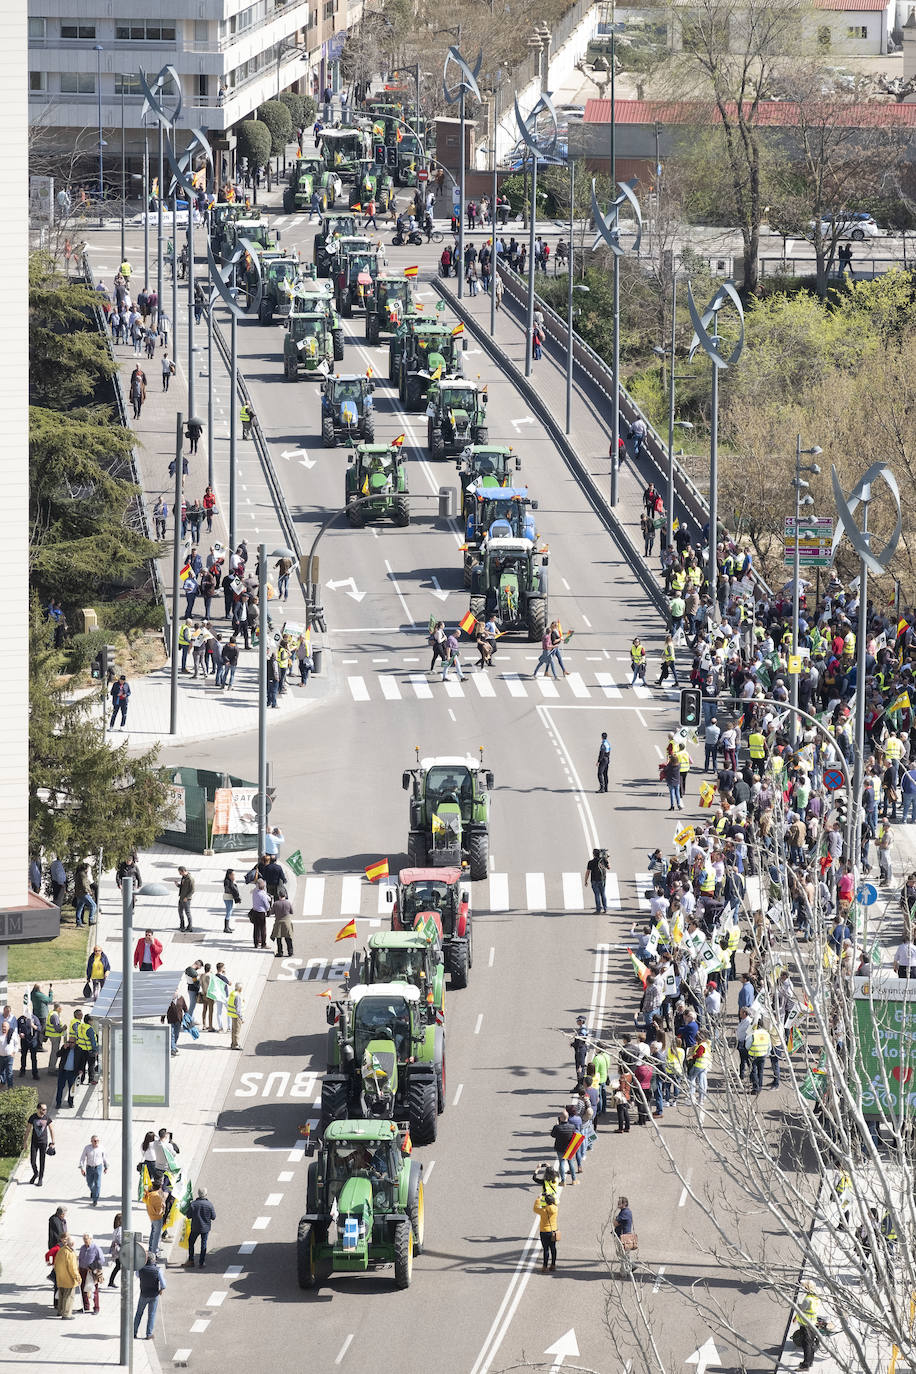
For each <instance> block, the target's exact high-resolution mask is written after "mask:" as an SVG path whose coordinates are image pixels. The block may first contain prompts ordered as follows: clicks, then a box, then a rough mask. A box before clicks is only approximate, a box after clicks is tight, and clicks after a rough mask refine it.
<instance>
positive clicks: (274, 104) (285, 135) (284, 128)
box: [258, 100, 293, 157]
mask: <svg viewBox="0 0 916 1374" xmlns="http://www.w3.org/2000/svg"><path fill="white" fill-rule="evenodd" d="M258 120H259V121H260V122H261V123H262V124H266V125H267V129H268V132H269V133H270V155H271V157H280V156H281V155H282V153H283V152H284V150H285V148H286V145H287V143H289V141H290V138H291V137H292V133H293V121H292V119H291V118H290V113H289V110H288V109H287V108H286V106H285V105H284V104H283V102H282V101H281V100H266V101H265V102H264V104H263V105H261V106H260V107H259V109H258Z"/></svg>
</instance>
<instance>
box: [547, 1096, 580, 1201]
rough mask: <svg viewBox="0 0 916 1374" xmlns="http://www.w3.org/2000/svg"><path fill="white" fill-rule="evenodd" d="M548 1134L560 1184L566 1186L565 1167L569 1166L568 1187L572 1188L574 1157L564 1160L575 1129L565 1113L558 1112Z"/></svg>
mask: <svg viewBox="0 0 916 1374" xmlns="http://www.w3.org/2000/svg"><path fill="white" fill-rule="evenodd" d="M550 1134H551V1135H552V1136H553V1148H554V1149H555V1150H556V1152H557V1159H558V1160H559V1164H560V1182H561V1183H562V1184H563V1185H564V1186H565V1185H566V1166H567V1164H568V1165H569V1187H570V1188H571V1187H573V1185H574V1184H575V1182H576V1156H575V1154H573V1155H571V1156H570V1158H569V1159H568V1160H567V1159H565V1158H564V1155H565V1154H566V1151H567V1150H568V1149H569V1147H570V1145H571V1144H572V1143H573V1138H574V1137H575V1134H576V1128H575V1126H573V1125H572V1123H571V1122H570V1119H569V1116H568V1114H567V1113H566V1112H560V1114H559V1116H558V1117H557V1124H556V1125H555V1126H554V1127H553V1129H552V1130H551V1132H550Z"/></svg>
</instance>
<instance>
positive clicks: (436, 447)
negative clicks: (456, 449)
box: [427, 420, 445, 462]
mask: <svg viewBox="0 0 916 1374" xmlns="http://www.w3.org/2000/svg"><path fill="white" fill-rule="evenodd" d="M427 448H428V449H429V456H430V458H432V459H433V461H434V462H438V460H439V459H440V458H444V457H445V440H444V439H443V437H442V430H441V428H440V427H439V425H434V424H433V422H432V420H430V422H429V431H428V434H427Z"/></svg>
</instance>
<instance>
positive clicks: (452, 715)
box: [448, 706, 458, 724]
mask: <svg viewBox="0 0 916 1374" xmlns="http://www.w3.org/2000/svg"><path fill="white" fill-rule="evenodd" d="M448 718H449V720H450V721H451V722H452V723H453V724H454V723H455V722H456V721H457V720H458V717H457V716H456V715H455V712H454V711H453V710H452V708H451V706H450V707H449V708H448Z"/></svg>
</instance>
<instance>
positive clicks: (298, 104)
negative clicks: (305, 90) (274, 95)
mask: <svg viewBox="0 0 916 1374" xmlns="http://www.w3.org/2000/svg"><path fill="white" fill-rule="evenodd" d="M280 103H281V104H283V105H285V106H286V108H287V109H288V110H289V117H290V119H291V120H292V122H293V128H294V129H301V128H302V127H303V122H304V116H303V113H302V107H303V104H304V101H303V99H302V96H301V95H299V94H298V93H297V92H296V91H284V92H283V94H282V95H281V96H280Z"/></svg>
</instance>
